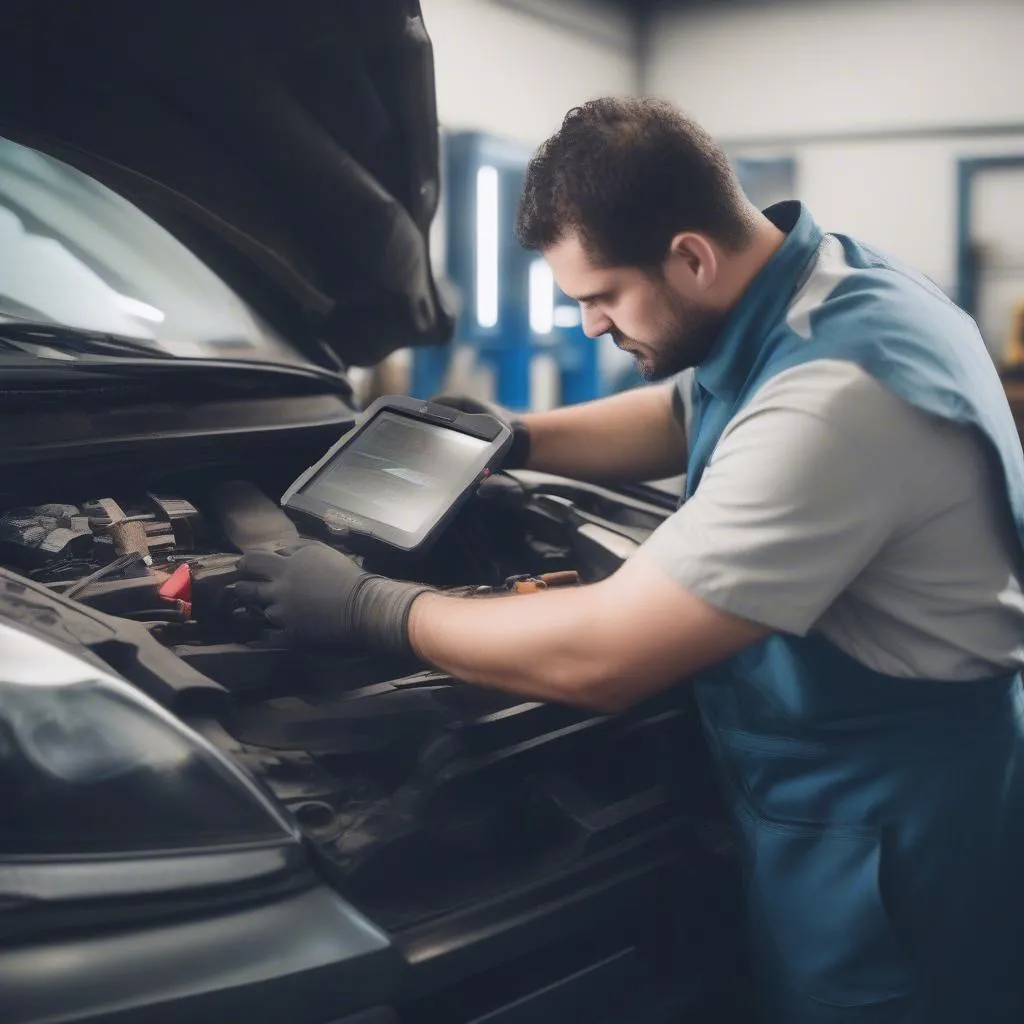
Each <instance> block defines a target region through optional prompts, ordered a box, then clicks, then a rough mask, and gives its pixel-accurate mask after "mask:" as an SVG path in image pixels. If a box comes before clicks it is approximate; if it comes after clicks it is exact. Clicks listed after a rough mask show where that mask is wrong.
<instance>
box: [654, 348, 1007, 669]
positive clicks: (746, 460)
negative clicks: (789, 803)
mask: <svg viewBox="0 0 1024 1024" xmlns="http://www.w3.org/2000/svg"><path fill="white" fill-rule="evenodd" d="M644 551H645V552H646V553H648V554H650V555H651V556H653V557H654V558H656V559H657V561H658V562H659V564H660V565H661V566H662V567H663V568H664V570H665V571H666V572H667V573H668V574H669V575H670V576H671V577H672V578H673V579H674V580H676V581H678V582H679V583H680V584H681V585H682V586H684V587H686V589H687V590H689V591H691V592H692V593H694V594H696V595H697V596H699V597H701V598H703V599H704V600H705V601H707V602H708V603H709V604H712V605H714V606H716V607H718V608H721V609H723V610H725V611H729V612H732V613H734V614H736V615H739V616H742V617H744V618H747V619H750V620H752V621H754V622H758V623H761V624H763V625H766V626H769V627H771V628H772V629H773V630H775V631H777V632H782V633H790V634H795V635H797V636H803V635H806V634H807V633H808V632H811V631H819V632H820V633H822V634H824V636H825V637H826V638H827V639H828V640H829V641H831V642H832V643H833V644H835V646H837V647H838V648H840V649H841V650H843V651H845V652H846V653H847V654H849V655H851V656H852V657H854V658H855V659H857V660H858V661H860V662H861V663H862V664H864V665H867V666H868V667H869V668H872V669H875V670H876V671H878V672H882V673H885V674H887V675H893V676H904V677H916V678H926V679H943V680H969V679H977V678H983V677H986V676H991V675H995V674H998V673H1000V672H1003V671H1005V670H1006V669H1007V668H1009V667H1017V666H1021V665H1024V595H1022V593H1021V588H1020V582H1019V578H1018V567H1017V564H1016V557H1017V556H1016V551H1017V543H1016V539H1015V537H1014V533H1013V526H1012V523H1011V522H1010V518H1009V513H1008V511H1007V509H1006V506H1005V501H1004V499H1003V498H1002V493H1001V484H1000V478H999V470H998V468H997V466H996V465H995V464H994V462H993V461H992V459H991V458H990V456H989V453H988V449H987V446H986V444H985V442H984V441H983V440H982V439H981V437H980V436H978V435H976V434H975V433H974V432H973V431H972V430H970V429H969V428H966V427H962V426H959V425H957V424H953V423H950V422H946V421H942V420H939V419H936V418H934V417H932V416H929V415H928V414H926V413H923V412H921V411H920V410H918V409H916V408H914V407H913V406H911V405H910V404H909V403H908V402H906V401H904V400H903V399H902V398H899V397H897V396H896V395H895V394H893V393H892V392H890V391H888V390H887V389H886V388H885V387H884V386H883V385H882V384H880V383H878V382H877V381H876V380H875V379H874V378H872V377H871V376H869V375H868V374H867V373H865V372H864V371H863V370H861V369H860V368H859V367H857V366H855V365H853V364H852V363H848V362H841V361H837V360H817V361H813V362H809V363H805V364H802V365H801V366H798V367H795V368H793V369H790V370H787V371H784V372H783V373H780V374H778V375H777V376H775V377H773V378H772V379H771V380H770V381H769V382H768V383H767V384H766V385H765V386H764V387H763V388H762V389H761V390H760V391H759V392H758V393H757V394H756V395H755V396H754V397H753V399H752V400H751V401H750V403H749V404H748V405H747V406H746V407H745V408H744V409H743V410H742V411H741V412H740V414H739V415H737V416H736V417H735V418H734V419H733V420H732V422H731V423H730V424H729V425H728V427H727V428H726V430H725V431H724V432H723V434H722V436H721V438H720V439H719V442H718V445H717V447H716V448H715V451H714V453H713V455H712V457H711V459H710V461H709V463H708V465H707V468H706V469H705V470H704V473H703V476H702V477H701V481H700V484H699V486H698V488H697V490H696V492H695V493H694V495H693V496H692V497H691V498H690V499H689V501H687V502H686V504H685V505H684V506H683V507H682V508H681V509H680V510H679V511H678V512H676V513H675V514H674V515H672V516H671V517H670V518H669V519H668V520H667V521H666V522H665V523H664V524H663V525H662V526H661V527H659V528H658V530H657V531H656V532H655V533H654V534H653V535H652V536H651V538H650V539H649V541H648V542H647V543H646V544H645V545H644Z"/></svg>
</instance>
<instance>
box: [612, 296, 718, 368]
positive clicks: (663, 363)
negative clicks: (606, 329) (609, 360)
mask: <svg viewBox="0 0 1024 1024" xmlns="http://www.w3.org/2000/svg"><path fill="white" fill-rule="evenodd" d="M663 296H664V299H665V304H664V314H663V317H662V320H661V322H660V323H659V324H658V325H657V326H656V327H655V329H654V330H653V331H652V332H651V335H650V337H649V338H646V339H644V340H640V339H638V338H629V337H627V336H626V335H624V334H623V333H622V332H621V331H619V330H616V329H613V330H612V331H611V332H610V333H611V336H612V340H613V341H614V342H615V344H616V345H617V346H618V347H619V348H620V349H622V350H623V351H625V352H628V353H629V354H630V355H631V356H632V357H633V359H634V360H635V362H636V367H637V369H638V370H639V371H640V376H641V377H643V378H644V380H646V381H658V380H665V379H666V378H668V377H674V376H675V375H676V374H677V373H681V372H682V371H683V370H688V369H689V368H690V367H691V366H696V365H697V364H698V363H700V362H702V361H703V360H704V359H705V357H706V356H707V355H708V353H709V352H710V351H711V349H712V348H713V347H714V344H715V342H716V341H717V340H718V336H719V335H720V334H721V333H722V328H723V327H724V326H725V320H726V318H727V317H728V313H727V312H723V311H722V310H719V309H710V308H707V307H704V306H698V305H695V304H691V303H688V302H686V301H685V300H684V299H681V298H680V297H679V296H678V295H677V294H676V293H675V292H674V291H672V289H671V288H669V286H668V285H667V284H666V285H665V288H664V291H663Z"/></svg>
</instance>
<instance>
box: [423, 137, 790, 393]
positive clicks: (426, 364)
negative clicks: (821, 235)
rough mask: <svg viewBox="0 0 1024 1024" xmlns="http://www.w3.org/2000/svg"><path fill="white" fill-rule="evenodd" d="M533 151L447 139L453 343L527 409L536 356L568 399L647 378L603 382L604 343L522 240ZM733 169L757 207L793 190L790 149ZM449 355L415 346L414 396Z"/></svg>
mask: <svg viewBox="0 0 1024 1024" xmlns="http://www.w3.org/2000/svg"><path fill="white" fill-rule="evenodd" d="M529 156H530V151H529V149H527V148H526V147H523V146H520V145H517V144H516V143H514V142H509V141H506V140H504V139H500V138H496V137H494V136H491V135H486V134H482V133H479V132H462V133H457V134H452V135H448V136H446V137H445V140H444V189H443V195H444V203H445V211H446V213H445V241H446V250H447V267H446V271H447V274H448V277H449V278H450V279H451V281H452V282H453V283H454V284H455V286H456V287H457V288H458V290H459V292H460V294H461V298H462V312H461V315H460V317H459V324H458V329H457V335H456V342H457V343H459V344H463V345H468V346H470V347H471V348H472V349H473V350H474V351H475V354H476V356H477V359H478V360H480V361H481V362H482V363H483V364H484V365H485V366H487V367H488V368H489V369H490V370H491V371H492V372H493V374H494V380H495V397H496V399H497V401H498V402H499V403H500V404H501V405H504V406H505V407H506V408H509V409H513V410H525V409H529V408H530V407H531V397H532V396H531V372H530V371H531V365H532V363H533V360H534V358H535V357H536V356H538V355H548V356H551V357H553V358H554V360H555V363H556V365H557V366H558V371H559V382H560V386H561V388H560V395H559V400H560V403H561V404H564V405H569V404H573V403H575V402H584V401H587V400H589V399H592V398H597V397H599V396H600V395H601V394H604V393H606V392H609V391H619V390H622V389H623V388H626V387H633V386H636V385H638V384H641V383H642V381H641V379H640V376H639V374H638V373H637V372H636V371H635V370H634V369H632V368H629V369H625V370H622V371H620V372H619V373H618V374H617V375H616V377H615V378H614V379H612V380H609V381H607V382H602V379H601V372H600V364H599V343H598V342H597V341H593V340H591V339H590V338H587V337H586V335H585V334H584V333H583V330H582V328H581V327H580V315H579V309H578V307H577V305H576V304H575V303H574V302H573V301H572V300H571V299H569V298H568V297H567V296H565V295H564V294H563V293H562V292H561V291H559V289H558V288H557V286H556V285H555V283H554V281H553V280H552V277H551V271H550V270H549V268H548V266H547V264H546V263H545V262H544V260H543V259H541V258H540V257H539V256H538V255H537V254H536V253H531V252H526V251H525V250H524V249H522V248H521V247H520V246H519V244H518V243H517V242H516V239H515V233H514V224H515V214H516V206H517V205H518V202H519V196H520V194H521V192H522V188H523V181H524V179H525V177H526V164H527V161H528V159H529ZM736 167H737V171H738V173H739V176H740V180H741V183H742V185H743V187H744V189H745V191H746V192H747V194H748V195H749V196H750V198H751V199H752V201H754V202H755V203H758V204H759V205H761V206H768V205H770V204H771V203H774V202H777V201H778V200H780V199H788V198H792V196H793V195H794V194H795V189H796V182H795V178H796V164H795V162H794V161H793V160H792V159H791V158H789V157H781V158H770V159H763V160H749V159H739V160H737V161H736ZM450 359H451V350H450V349H449V348H447V347H444V348H423V349H418V350H416V351H415V352H414V353H413V365H412V379H411V382H410V391H411V392H412V394H413V395H414V396H415V397H417V398H429V397H430V396H431V395H433V394H436V393H437V392H438V391H439V390H440V389H441V388H442V387H443V386H444V380H445V377H446V375H447V372H448V368H449V363H450Z"/></svg>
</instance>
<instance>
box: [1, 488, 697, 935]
mask: <svg viewBox="0 0 1024 1024" xmlns="http://www.w3.org/2000/svg"><path fill="white" fill-rule="evenodd" d="M665 514H666V509H665V508H664V507H659V506H658V505H657V504H652V503H649V502H646V501H643V500H640V499H633V498H630V497H626V496H624V495H620V494H616V493H614V492H610V491H606V490H603V489H601V488H598V487H591V486H589V485H583V484H576V483H570V482H568V481H564V480H559V479H556V478H545V477H543V476H541V475H539V474H529V473H522V474H515V475H511V474H497V475H495V476H494V477H493V478H491V479H490V480H488V481H487V483H486V485H485V486H483V487H482V488H481V490H480V492H479V493H478V495H477V497H476V498H475V499H473V500H472V501H470V502H469V503H468V504H467V505H466V506H465V507H464V508H463V509H462V511H460V513H459V515H458V517H457V518H456V519H455V520H454V521H453V522H452V523H451V524H450V526H449V527H448V528H447V529H446V531H445V534H444V536H443V537H442V538H441V540H440V541H439V542H438V543H437V544H436V545H435V546H434V547H433V548H431V549H430V551H429V552H428V553H426V554H425V555H423V556H422V557H417V558H407V559H398V560H391V561H390V562H389V560H388V558H387V556H386V555H381V556H380V557H379V558H378V559H377V560H376V561H374V560H372V559H369V558H367V559H364V565H365V567H366V568H368V569H370V570H372V571H380V572H384V573H387V574H389V575H391V576H394V577H397V578H405V579H414V580H417V581H420V582H425V583H428V584H431V585H433V586H436V587H439V588H443V589H445V590H448V591H451V592H454V593H459V594H464V595H473V594H477V593H494V592H495V591H502V592H507V593H509V594H510V597H509V599H510V600H518V599H520V598H519V597H518V596H516V595H518V594H522V593H529V592H531V591H533V590H536V589H542V588H544V587H548V586H559V585H568V586H573V585H577V584H579V583H588V582H593V581H595V580H598V579H601V578H603V577H604V576H606V575H608V574H609V573H611V572H613V571H614V569H615V568H616V567H617V566H618V565H620V564H621V562H622V560H623V559H624V558H625V557H628V555H629V554H630V553H631V552H632V550H635V548H636V547H637V546H638V545H639V544H640V543H641V542H642V540H643V539H644V537H646V535H647V534H649V533H650V532H651V530H653V529H654V528H655V527H656V526H657V525H658V523H659V522H660V521H661V520H662V519H663V518H664V516H665ZM297 537H298V532H297V531H296V529H295V527H294V526H293V525H292V523H291V522H290V521H289V520H288V518H287V517H286V516H285V515H284V514H283V513H282V512H281V510H280V508H279V507H278V506H277V504H276V503H275V502H274V501H272V500H271V499H270V498H269V497H268V496H267V495H266V494H264V493H263V492H262V491H260V490H259V488H257V487H256V486H255V485H253V484H251V483H248V482H246V481H233V482H229V483H223V484H217V485H214V486H212V487H209V488H206V489H197V491H196V492H195V493H192V492H182V491H173V492H164V491H144V492H141V493H136V492H133V491H132V490H131V489H127V490H126V493H123V494H116V495H113V496H109V495H108V496H101V497H94V496H89V497H82V498H81V499H79V500H74V501H70V502H66V503H65V502H51V503H46V504H40V505H31V506H23V507H18V508H12V509H8V510H6V511H4V512H2V513H0V565H2V566H3V567H4V568H5V569H7V570H9V571H10V572H13V573H16V574H17V577H18V578H20V579H22V580H24V581H26V583H29V584H31V586H32V590H33V592H35V593H37V594H50V595H53V597H54V598H55V599H56V603H55V604H54V607H55V608H56V607H58V606H59V607H60V608H62V609H65V611H61V612H59V613H57V614H58V615H59V616H60V617H61V618H66V617H67V616H68V615H70V614H71V611H70V609H72V608H73V609H81V610H87V611H88V612H90V613H91V614H92V615H93V616H94V621H102V622H103V623H104V624H106V625H108V626H110V627H111V629H113V630H114V631H115V632H116V639H114V640H112V639H111V638H110V636H109V635H106V634H105V639H102V640H97V641H96V642H95V643H93V644H92V651H93V653H94V654H95V655H97V656H98V657H100V658H101V659H103V660H105V661H106V662H107V663H108V664H111V666H112V667H113V668H115V670H117V671H118V672H120V674H122V675H123V676H124V677H125V678H127V679H128V680H129V682H133V683H135V684H136V685H138V686H139V687H140V688H141V689H144V690H146V691H147V692H148V693H149V694H150V695H151V696H153V697H155V698H156V699H158V700H160V701H161V702H162V703H164V704H166V705H168V706H169V707H170V709H171V710H172V711H174V712H175V713H176V714H178V715H179V717H181V718H183V719H184V720H185V721H187V722H188V723H189V724H190V725H191V726H192V727H193V728H195V729H196V730H197V731H199V732H200V733H202V734H203V735H204V736H205V737H206V738H207V739H208V740H210V741H211V742H213V743H214V744H215V745H217V746H218V747H220V748H221V749H222V750H224V751H225V752H226V753H228V754H229V755H230V756H231V757H232V758H233V759H234V760H236V761H237V762H238V763H240V764H241V765H242V766H243V767H245V768H246V769H247V770H248V771H249V772H250V773H251V774H252V775H253V776H254V777H255V778H256V779H258V780H259V782H260V783H261V784H262V785H263V786H264V787H266V788H267V789H269V790H270V791H271V792H272V793H273V794H274V795H275V796H276V797H277V798H278V799H279V800H280V801H281V802H282V803H283V804H284V805H285V806H286V807H288V808H289V810H290V811H291V813H292V814H293V815H294V818H295V820H296V821H297V822H298V824H299V826H300V827H301V829H302V830H303V832H304V833H305V835H306V837H307V838H308V840H309V841H310V843H311V846H312V847H313V848H314V849H315V850H316V851H317V854H318V856H319V859H320V862H321V864H322V866H323V869H324V870H325V872H326V873H328V874H329V875H330V876H331V877H332V878H333V879H334V881H335V882H336V884H338V886H339V887H340V888H341V889H342V890H343V891H344V892H345V893H346V894H347V895H348V896H349V897H350V898H351V899H352V900H353V902H355V903H356V905H358V906H360V907H361V908H362V909H364V910H365V911H367V912H369V913H371V914H372V915H373V916H374V919H375V920H377V921H379V922H380V923H381V924H382V925H384V926H385V927H387V928H389V929H392V930H397V931H399V932H402V931H405V932H408V933H409V934H415V932H416V929H417V928H422V927H425V926H427V925H429V923H430V922H436V921H437V920H439V919H441V918H451V916H452V915H458V914H459V913H460V912H466V913H469V912H471V911H472V912H473V913H480V912H481V911H480V907H481V901H482V900H484V899H485V898H487V899H491V898H493V897H495V896H496V895H497V894H500V893H507V894H515V893H518V894H520V895H521V894H522V892H524V891H526V890H528V889H529V890H536V889H538V888H543V887H544V886H550V885H552V884H554V883H555V881H556V880H557V879H559V878H563V877H565V876H566V874H567V873H568V874H570V875H571V874H573V873H579V872H581V871H585V870H586V869H587V866H588V865H593V864H594V863H596V862H599V861H600V862H603V863H605V864H608V863H616V862H617V860H616V859H617V858H618V859H621V860H622V866H623V870H625V869H626V868H627V867H628V863H630V862H631V859H635V858H637V857H645V858H648V859H649V858H650V857H652V856H664V857H665V858H672V859H675V858H678V856H679V851H680V849H681V848H685V846H686V844H687V842H689V843H691V844H693V845H694V846H695V847H696V846H700V845H701V844H702V843H706V841H707V837H708V835H709V834H711V833H709V832H708V831H707V828H708V826H709V823H711V822H712V821H713V819H714V811H713V804H714V798H713V796H712V794H711V792H710V789H709V786H710V784H711V779H710V774H709V773H708V772H707V771H706V770H705V768H704V764H703V757H704V753H703V745H702V743H701V742H700V739H699V730H698V727H697V725H696V716H695V715H694V714H693V713H692V709H691V707H690V705H689V702H688V699H687V698H684V697H681V696H679V695H677V694H670V695H667V696H665V697H663V698H661V699H659V700H657V701H654V702H651V703H650V704H648V705H644V706H642V707H638V708H636V709H633V710H632V711H631V712H629V713H627V714H625V715H622V716H616V717H610V718H609V717H602V716H597V715H591V714H587V713H585V712H583V711H580V710H577V709H572V708H567V707H560V706H555V705H542V704H538V703H535V702H527V701H520V700H517V699H516V698H514V697H510V696H507V695H503V694H498V693H494V692H489V691H486V690H483V689H480V688H477V687H470V686H466V685H463V684H460V683H459V682H458V681H457V680H454V679H452V678H450V677H448V676H446V675H445V674H443V673H439V672H436V671H433V670H431V669H429V668H427V667H425V666H423V665H420V664H418V663H416V662H414V661H408V660H403V659H399V658H389V657H383V656H379V655H369V654H367V653H366V652H363V651H360V650H354V649H350V650H344V649H338V648H331V649H327V648H323V649H313V648H310V649H306V650H302V649H298V648H296V649H293V648H291V647H289V646H288V645H287V644H286V643H285V642H284V641H283V639H282V638H281V637H280V636H279V635H277V634H275V633H274V632H273V631H272V630H271V629H270V628H269V627H268V625H267V623H266V622H265V621H262V620H255V619H253V617H252V616H250V615H246V614H245V613H244V610H243V609H240V608H239V606H238V605H237V603H236V602H235V600H234V598H233V595H232V591H231V584H232V583H233V582H234V581H235V579H236V576H237V572H236V563H237V560H238V557H239V554H240V551H241V550H242V549H244V548H245V547H247V546H250V545H253V544H256V543H267V542H271V541H274V542H277V541H284V542H287V541H288V540H289V539H293V538H297ZM8 576H9V574H8ZM8 589H10V588H8ZM523 599H525V598H523ZM36 603H37V605H38V602H36ZM95 617H98V618H95ZM72 632H73V633H74V634H75V636H76V637H78V638H81V637H82V636H83V631H82V630H81V629H75V630H72ZM681 844H682V846H681ZM410 864H415V865H416V867H417V870H416V871H410V870H409V869H408V866H409V865H410Z"/></svg>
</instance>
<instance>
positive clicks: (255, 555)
mask: <svg viewBox="0 0 1024 1024" xmlns="http://www.w3.org/2000/svg"><path fill="white" fill-rule="evenodd" d="M238 570H239V572H240V573H241V576H242V580H241V581H240V582H239V583H237V584H236V585H235V592H236V594H237V595H238V597H239V599H240V600H241V601H242V602H243V604H245V605H247V606H249V607H250V608H255V609H258V610H260V611H262V612H263V614H264V615H265V616H266V618H267V621H268V622H270V623H271V624H272V625H275V626H278V627H280V628H281V629H283V630H284V631H285V633H286V634H287V635H288V637H289V638H290V639H291V640H292V642H300V643H301V642H305V643H318V644H355V645H359V646H362V647H367V648H369V649H371V650H377V651H381V652H385V653H389V654H410V653H411V650H410V647H409V638H408V620H409V609H410V608H411V607H412V603H413V601H415V600H416V598H417V597H419V596H420V594H422V593H424V592H425V591H427V590H428V589H429V588H428V587H423V586H420V585H419V584H416V583H399V582H397V581H395V580H388V579H384V578H383V577H382V576H375V575H372V574H370V573H367V572H364V571H363V570H362V569H360V568H359V567H358V566H357V565H356V564H355V562H353V561H352V560H351V559H350V558H347V557H346V556H345V555H343V554H341V552H339V551H335V550H334V548H331V547H328V546H327V545H326V544H319V543H305V544H301V545H297V546H293V547H288V548H282V549H279V550H277V551H267V550H254V551H249V552H247V553H246V554H244V555H243V556H242V559H241V560H240V561H239V563H238Z"/></svg>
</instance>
